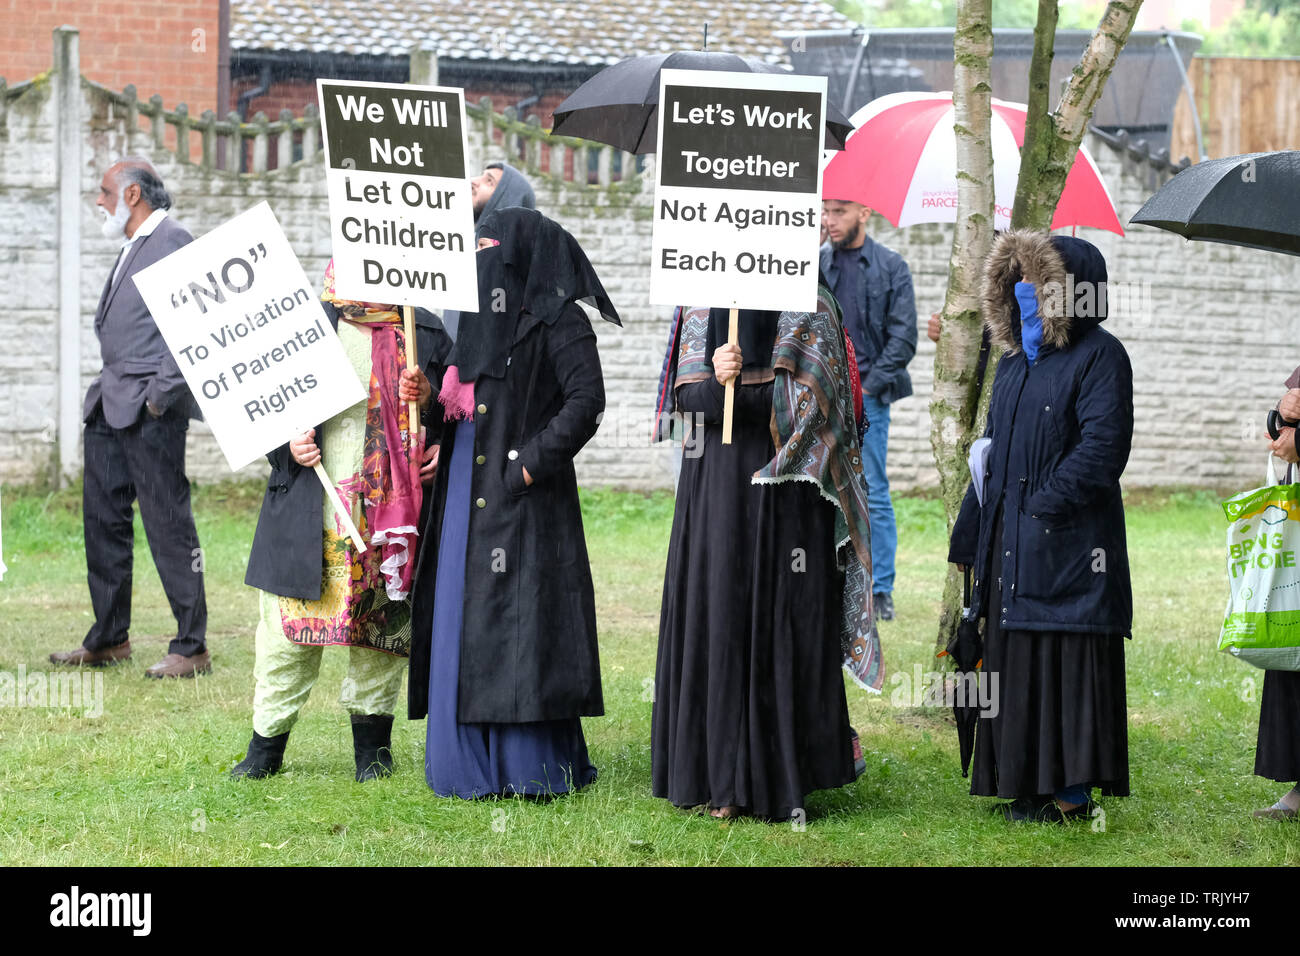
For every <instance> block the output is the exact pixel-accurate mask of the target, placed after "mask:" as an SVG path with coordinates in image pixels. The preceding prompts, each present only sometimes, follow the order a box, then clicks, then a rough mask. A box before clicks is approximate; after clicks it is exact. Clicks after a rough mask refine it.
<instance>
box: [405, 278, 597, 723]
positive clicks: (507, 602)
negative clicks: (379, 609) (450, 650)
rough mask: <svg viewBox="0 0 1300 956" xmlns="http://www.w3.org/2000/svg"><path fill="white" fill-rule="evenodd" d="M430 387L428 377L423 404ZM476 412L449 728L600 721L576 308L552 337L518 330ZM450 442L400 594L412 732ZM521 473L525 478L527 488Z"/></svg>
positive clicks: (590, 380)
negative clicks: (407, 615)
mask: <svg viewBox="0 0 1300 956" xmlns="http://www.w3.org/2000/svg"><path fill="white" fill-rule="evenodd" d="M441 373H442V369H441V368H438V369H436V370H435V374H434V375H432V376H431V378H432V380H433V387H434V390H435V392H436V391H437V390H438V388H439V387H440V383H441ZM474 403H475V412H474V424H475V429H474V431H475V435H474V445H475V447H474V466H473V468H474V470H473V478H472V481H471V492H470V521H469V542H468V546H467V550H466V560H465V591H464V623H463V625H462V631H461V642H460V683H459V692H458V707H457V718H458V719H459V720H460V721H461V722H462V723H524V722H530V721H538V720H555V719H560V718H569V717H577V716H584V717H588V716H599V715H601V714H603V713H604V703H603V700H602V698H601V690H600V659H599V654H598V651H597V645H596V602H595V593H594V589H593V588H592V583H591V567H590V563H589V562H588V559H587V545H586V540H585V538H584V536H583V530H582V512H581V509H580V507H579V503H578V483H577V478H576V476H575V474H574V470H573V458H574V456H575V455H576V454H577V453H578V451H579V450H580V449H581V448H582V446H583V445H585V444H586V443H587V441H588V440H589V439H590V438H591V437H592V435H594V434H595V433H596V427H597V424H598V423H599V420H600V416H601V414H602V412H603V411H604V408H605V385H604V379H603V378H602V376H601V371H600V355H599V353H598V352H597V350H596V335H595V332H594V331H593V330H592V328H591V323H590V321H589V320H588V319H587V316H586V314H585V313H584V312H583V311H582V308H581V307H580V306H578V305H576V304H574V303H570V304H569V305H568V306H567V307H566V308H565V310H564V311H563V312H562V313H561V315H560V316H559V317H558V318H557V319H555V321H554V322H553V323H551V324H550V325H547V324H546V323H543V322H539V321H538V320H537V319H535V318H534V317H532V316H530V315H528V314H527V313H525V314H524V315H523V316H521V318H520V320H519V323H518V325H517V326H516V328H515V332H514V336H513V340H512V342H511V347H510V357H509V360H508V362H507V365H506V372H505V377H504V378H490V377H487V376H481V377H480V378H479V379H478V380H477V381H476V382H475V388H474ZM431 408H432V409H433V411H434V412H435V413H436V414H435V415H434V416H433V417H434V418H437V417H439V415H440V413H441V406H440V405H438V403H437V402H436V401H435V402H433V403H432V404H431ZM430 427H431V428H435V429H436V428H437V427H438V426H437V423H436V422H432V423H430ZM432 434H433V433H432V432H431V436H432ZM454 436H455V429H454V428H452V427H450V426H445V427H443V428H442V436H441V438H442V450H441V452H440V467H439V469H438V477H437V480H436V481H435V484H434V491H433V494H432V495H430V496H429V497H430V498H431V499H432V500H431V504H430V509H429V518H428V520H427V521H425V522H424V524H423V526H422V528H421V532H422V533H421V536H420V537H421V540H420V556H419V563H418V565H417V567H416V580H415V583H414V585H413V594H412V597H413V603H412V620H411V632H412V633H411V668H410V685H409V686H410V699H409V704H408V713H409V716H410V717H411V719H413V720H418V719H420V718H423V717H424V716H426V714H427V711H428V681H429V654H430V647H431V644H432V636H433V597H434V584H435V581H436V575H437V566H438V545H439V540H440V537H441V533H442V512H443V504H444V503H445V501H446V497H447V467H446V466H447V465H448V464H449V463H450V462H451V457H452V450H453V448H452V446H453V442H454ZM429 440H430V441H433V440H435V438H434V437H430V439H429ZM524 467H527V468H528V473H529V475H531V476H532V478H533V484H532V485H530V486H527V487H525V485H524V478H523V468H524Z"/></svg>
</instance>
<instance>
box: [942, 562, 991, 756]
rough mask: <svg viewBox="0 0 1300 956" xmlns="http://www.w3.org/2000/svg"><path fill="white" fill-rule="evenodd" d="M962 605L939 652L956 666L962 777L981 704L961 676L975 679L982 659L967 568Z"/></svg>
mask: <svg viewBox="0 0 1300 956" xmlns="http://www.w3.org/2000/svg"><path fill="white" fill-rule="evenodd" d="M962 604H963V608H962V616H961V620H960V621H958V622H957V631H956V633H955V634H953V636H952V638H951V640H949V641H948V646H947V647H946V648H944V650H943V652H942V653H943V654H947V655H948V656H949V657H950V658H952V662H953V664H954V665H955V667H956V675H957V679H958V687H957V696H956V699H955V700H954V701H953V707H952V715H953V717H954V718H956V720H957V744H958V746H959V747H960V748H961V775H962V776H963V777H964V776H966V773H967V770H969V769H970V758H971V754H972V753H973V752H974V750H975V721H976V720H977V719H978V718H979V709H980V705H979V695H978V693H973V691H974V690H975V688H974V687H972V686H971V683H970V682H969V681H963V680H962V677H963V675H965V674H974V675H976V680H978V670H979V665H980V662H981V660H982V658H983V657H984V638H983V637H981V636H980V625H979V621H978V620H977V619H976V618H975V617H974V616H973V615H971V614H970V568H967V569H966V571H965V574H964V576H963V579H962ZM940 656H942V654H941V655H940ZM962 684H965V686H964V687H963V686H962Z"/></svg>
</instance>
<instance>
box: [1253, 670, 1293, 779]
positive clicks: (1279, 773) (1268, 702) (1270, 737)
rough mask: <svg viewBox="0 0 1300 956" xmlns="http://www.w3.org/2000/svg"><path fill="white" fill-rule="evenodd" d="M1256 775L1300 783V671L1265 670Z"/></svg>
mask: <svg viewBox="0 0 1300 956" xmlns="http://www.w3.org/2000/svg"><path fill="white" fill-rule="evenodd" d="M1255 775H1256V776H1259V777H1267V778H1268V779H1269V780H1276V781H1278V782H1279V783H1296V782H1297V781H1300V671H1265V672H1264V690H1263V691H1262V692H1261V694H1260V699H1259V743H1258V745H1257V746H1256V747H1255Z"/></svg>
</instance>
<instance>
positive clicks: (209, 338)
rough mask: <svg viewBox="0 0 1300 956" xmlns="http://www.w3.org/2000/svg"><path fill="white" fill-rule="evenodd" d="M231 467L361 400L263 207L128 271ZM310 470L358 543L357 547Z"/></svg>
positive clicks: (347, 518) (333, 496) (314, 298)
mask: <svg viewBox="0 0 1300 956" xmlns="http://www.w3.org/2000/svg"><path fill="white" fill-rule="evenodd" d="M135 284H136V287H137V288H138V289H139V290H140V295H141V296H142V297H143V298H144V301H145V305H147V306H148V307H149V311H150V313H152V315H153V318H154V321H155V322H156V323H157V324H158V330H159V331H160V332H161V333H162V337H163V339H164V341H166V343H167V347H168V348H169V349H170V350H171V352H172V355H173V356H175V358H176V364H177V365H179V366H180V370H181V374H182V375H184V376H185V382H186V384H187V385H189V387H190V391H191V392H192V393H193V394H194V397H195V398H196V399H197V400H198V403H199V407H200V408H202V409H203V417H204V418H205V419H206V420H207V422H208V425H209V427H211V429H212V434H213V436H214V437H215V438H216V439H217V444H218V445H220V446H221V452H222V454H224V455H225V456H226V461H227V463H229V465H230V467H231V469H232V470H238V469H240V468H242V467H244V466H245V465H248V464H251V463H252V462H254V461H256V460H257V459H258V458H260V457H262V456H263V455H265V454H267V453H268V452H270V451H273V450H274V449H276V448H279V447H280V446H281V445H283V444H284V443H285V442H287V441H289V440H291V439H293V438H296V437H297V436H299V435H301V434H302V433H303V432H305V431H307V430H309V429H312V428H315V427H316V426H317V425H319V424H320V423H321V422H323V421H326V420H327V419H329V418H331V417H333V416H334V415H337V414H338V413H339V412H341V411H343V410H344V409H346V408H350V407H351V406H353V405H355V404H356V403H357V402H361V401H364V400H365V398H366V390H365V388H364V387H363V386H362V384H361V382H360V381H359V380H358V378H357V375H356V372H354V371H353V369H352V365H351V363H350V362H349V361H348V358H347V356H346V355H345V354H344V352H343V347H342V345H341V344H340V343H339V340H338V336H337V334H336V333H335V332H334V329H333V328H332V327H331V325H330V321H329V318H328V316H326V314H325V310H324V309H323V308H322V307H321V303H320V298H319V297H318V295H317V293H316V291H315V287H314V286H313V284H312V283H311V282H310V281H309V280H308V279H307V275H306V273H305V272H303V269H302V265H301V264H300V263H299V262H298V257H297V256H295V255H294V253H293V249H292V248H291V247H290V246H289V240H288V239H286V238H285V235H284V231H283V230H282V229H281V228H280V223H279V222H278V221H277V220H276V218H275V213H273V212H272V211H271V207H270V206H268V205H267V204H266V203H265V202H262V203H258V204H257V205H256V206H254V207H253V208H252V209H249V210H248V211H247V212H244V213H241V214H240V215H238V216H236V217H235V218H233V219H231V220H229V221H228V222H226V223H224V224H222V225H220V226H218V227H217V228H216V229H213V230H212V231H211V232H209V233H208V234H207V235H205V236H203V237H202V238H200V239H196V240H194V241H193V242H191V243H190V244H189V245H187V246H183V247H182V248H180V249H178V250H176V251H175V252H173V253H172V254H171V255H169V256H167V257H166V258H165V259H161V260H159V261H158V262H156V263H154V264H153V265H152V266H150V267H149V268H147V269H144V270H143V271H141V272H139V273H137V274H136V276H135ZM316 474H317V476H318V477H319V478H320V481H321V484H323V485H324V486H325V491H326V492H327V493H328V494H329V496H330V501H331V502H332V503H333V505H334V509H335V511H336V512H337V513H338V515H339V518H340V520H341V521H342V522H343V525H344V527H345V528H347V531H348V535H349V536H350V537H351V538H352V541H353V543H354V544H355V545H356V547H357V550H359V551H364V550H365V549H366V546H365V543H364V542H363V541H362V539H361V534H360V532H358V531H357V527H356V524H355V523H354V522H353V520H352V516H351V514H350V513H349V512H348V511H347V510H346V509H345V508H344V507H343V503H342V502H341V501H340V500H339V497H338V492H337V491H336V490H335V488H334V483H333V482H332V481H330V480H329V476H328V475H326V474H325V469H324V468H323V467H321V466H320V465H319V464H318V465H316Z"/></svg>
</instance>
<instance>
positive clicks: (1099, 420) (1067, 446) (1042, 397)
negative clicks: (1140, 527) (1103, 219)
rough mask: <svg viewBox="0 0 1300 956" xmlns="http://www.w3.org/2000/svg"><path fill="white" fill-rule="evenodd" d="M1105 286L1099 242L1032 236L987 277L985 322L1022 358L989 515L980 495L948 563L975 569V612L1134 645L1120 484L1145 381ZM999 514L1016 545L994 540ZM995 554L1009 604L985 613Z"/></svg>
mask: <svg viewBox="0 0 1300 956" xmlns="http://www.w3.org/2000/svg"><path fill="white" fill-rule="evenodd" d="M1067 272H1068V273H1069V274H1070V275H1071V276H1072V277H1073V278H1072V280H1071V281H1072V283H1073V285H1069V284H1067V279H1066V274H1067ZM1022 275H1023V280H1024V281H1026V282H1033V283H1035V284H1036V287H1037V295H1038V303H1039V311H1040V313H1041V314H1042V316H1043V343H1042V346H1041V348H1040V351H1039V354H1038V359H1037V361H1036V362H1035V363H1034V365H1033V366H1032V367H1031V366H1030V365H1029V362H1028V360H1027V358H1026V356H1025V353H1024V351H1023V350H1022V349H1021V343H1020V309H1019V305H1018V303H1017V302H1016V299H1015V294H1014V287H1015V283H1016V281H1017V280H1019V279H1021V277H1022ZM1105 281H1106V264H1105V260H1103V259H1102V257H1101V253H1100V252H1098V251H1097V249H1096V248H1095V247H1094V246H1092V245H1091V244H1089V243H1086V242H1084V241H1083V240H1081V239H1071V238H1068V237H1056V238H1051V237H1048V236H1043V235H1038V234H1035V233H1028V232H1012V233H1008V234H1006V235H1004V236H1002V237H1000V238H999V239H998V240H997V243H996V244H995V247H994V251H993V254H992V255H991V256H990V259H989V263H988V265H987V267H986V269H985V275H984V322H985V325H986V327H987V328H988V330H989V334H990V337H991V338H992V340H993V341H994V342H995V343H996V344H998V345H1001V346H1003V347H1005V348H1006V349H1008V352H1007V354H1005V355H1003V357H1002V360H1001V361H1000V362H999V363H998V370H997V377H996V379H995V380H994V383H993V396H992V401H991V404H990V406H989V419H988V428H987V430H986V431H985V435H986V436H988V437H989V438H990V439H992V445H991V447H990V449H989V456H988V466H987V484H986V492H985V498H984V507H982V508H981V507H980V506H979V504H978V502H977V500H976V498H975V491H974V487H973V486H972V487H970V488H968V489H967V492H966V499H965V501H964V502H963V504H962V509H961V514H960V515H959V517H958V519H957V522H956V523H955V525H954V527H953V534H952V542H951V548H950V551H949V554H948V560H949V561H951V562H954V563H956V564H967V565H972V566H973V567H974V572H975V573H974V577H975V588H974V592H973V594H972V601H973V606H975V607H978V608H982V609H983V610H984V611H985V612H987V613H992V614H997V615H998V620H999V621H1001V623H1002V625H1003V626H1004V627H1006V628H1009V629H1014V630H1023V631H1063V632H1075V633H1095V634H1122V635H1124V636H1129V635H1130V634H1131V630H1132V621H1133V592H1132V588H1131V585H1130V583H1129V565H1128V550H1127V544H1126V540H1125V534H1124V504H1123V500H1122V498H1121V495H1120V487H1119V479H1120V475H1121V474H1122V473H1123V471H1124V466H1125V465H1126V464H1127V462H1128V455H1129V446H1130V443H1131V441H1132V436H1133V372H1132V368H1131V366H1130V365H1129V359H1128V353H1127V352H1125V351H1124V346H1123V345H1121V344H1120V343H1119V340H1118V339H1116V338H1115V337H1114V336H1112V335H1110V333H1108V332H1106V331H1104V330H1103V329H1101V328H1100V327H1099V323H1100V322H1102V321H1104V320H1105V305H1104V299H1102V300H1100V304H1099V305H1098V306H1097V307H1096V308H1092V307H1090V306H1089V304H1088V303H1085V301H1084V299H1083V298H1082V297H1083V296H1084V295H1088V296H1090V297H1091V298H1090V299H1089V302H1091V303H1093V304H1097V303H1098V301H1099V300H1098V296H1097V291H1098V289H1099V287H1100V284H1102V283H1105ZM1088 284H1091V291H1087V292H1085V291H1084V290H1085V289H1087V288H1088ZM1101 288H1104V287H1101ZM1069 290H1073V292H1074V294H1075V295H1074V300H1073V302H1069V303H1067V300H1068V299H1069V298H1070V296H1069V294H1068V292H1069ZM1101 295H1102V296H1104V291H1103V292H1101ZM1067 304H1068V305H1069V306H1070V307H1068V308H1067V307H1066V306H1067ZM1070 313H1074V314H1073V315H1071V314H1070ZM999 508H1000V509H1001V512H1002V538H1001V540H999V541H993V540H991V539H992V533H993V524H994V521H995V518H996V515H997V512H998V510H999ZM995 547H997V548H1001V549H1002V554H1003V563H1002V591H1001V593H1002V601H1001V606H1000V607H996V608H983V604H984V602H985V596H986V594H987V592H988V584H989V582H988V574H989V567H990V558H991V555H992V549H993V548H995Z"/></svg>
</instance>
